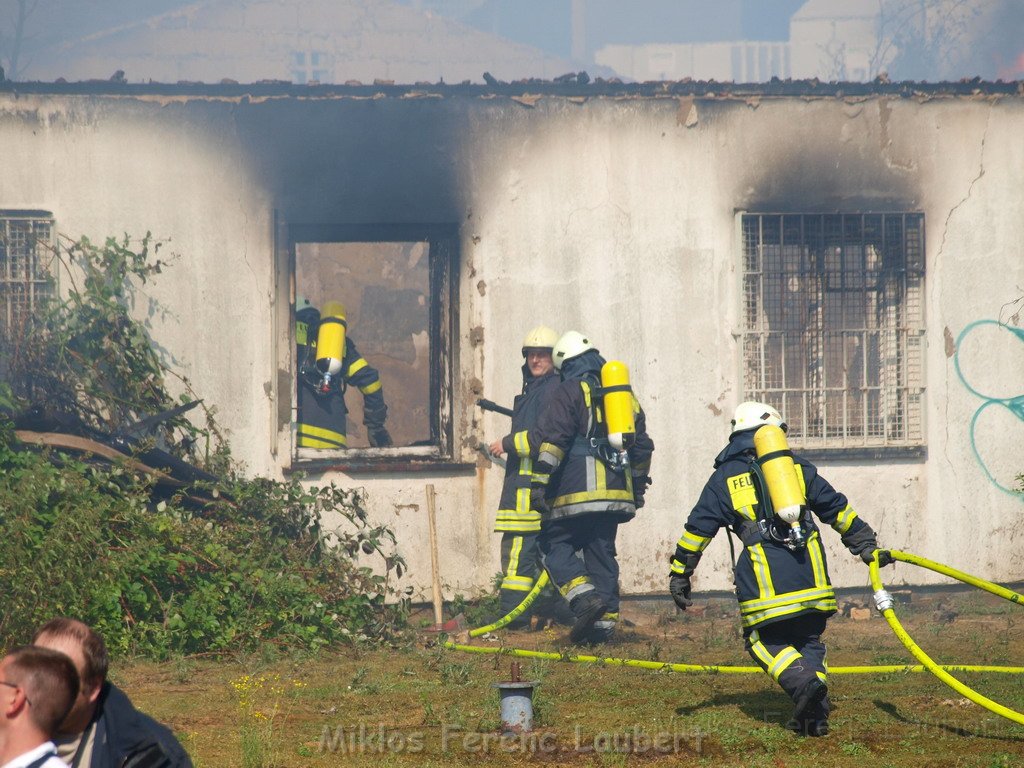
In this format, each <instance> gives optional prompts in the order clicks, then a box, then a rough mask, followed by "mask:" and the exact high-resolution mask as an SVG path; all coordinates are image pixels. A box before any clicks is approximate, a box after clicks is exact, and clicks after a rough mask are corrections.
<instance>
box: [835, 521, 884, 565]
mask: <svg viewBox="0 0 1024 768" xmlns="http://www.w3.org/2000/svg"><path fill="white" fill-rule="evenodd" d="M855 522H859V523H861V524H860V525H859V526H858V527H857V530H856V532H855V533H846V534H845V535H844V536H843V537H842V540H843V546H845V547H846V548H847V549H848V550H850V552H851V554H854V555H858V556H859V557H860V558H861V560H864V562H866V563H867V562H870V560H871V557H870V553H871V552H874V551H875V550H876V549H878V539H877V538H876V537H875V532H874V531H873V530H872V529H871V526H870V525H868V524H867V523H865V522H864V521H863V520H858V521H855Z"/></svg>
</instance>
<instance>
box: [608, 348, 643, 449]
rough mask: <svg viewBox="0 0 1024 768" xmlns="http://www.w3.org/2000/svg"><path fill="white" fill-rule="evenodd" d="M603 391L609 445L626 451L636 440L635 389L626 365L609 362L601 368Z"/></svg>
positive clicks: (616, 361) (614, 361) (613, 361)
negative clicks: (630, 384) (630, 382)
mask: <svg viewBox="0 0 1024 768" xmlns="http://www.w3.org/2000/svg"><path fill="white" fill-rule="evenodd" d="M601 389H602V390H603V391H604V416H605V420H606V422H607V424H608V443H609V444H610V445H611V446H612V448H614V449H615V450H617V451H625V450H627V449H629V448H630V447H631V446H632V445H633V441H634V440H636V422H635V421H634V419H633V388H632V387H630V386H629V368H627V367H626V364H625V363H620V362H619V361H618V360H609V361H608V362H607V363H605V364H604V365H603V366H601Z"/></svg>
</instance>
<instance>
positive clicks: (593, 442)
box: [529, 331, 654, 643]
mask: <svg viewBox="0 0 1024 768" xmlns="http://www.w3.org/2000/svg"><path fill="white" fill-rule="evenodd" d="M553 352H554V354H553V358H554V364H555V368H556V369H558V371H559V373H560V374H561V377H562V383H561V384H560V385H559V386H558V388H557V389H556V390H555V392H554V394H553V395H552V397H551V402H550V404H549V405H548V407H547V408H546V409H545V410H544V412H543V413H542V414H541V415H540V418H539V419H538V421H537V426H536V429H535V430H533V431H531V432H530V437H529V439H530V444H531V445H533V444H537V445H539V446H540V448H539V453H538V454H537V461H536V464H535V467H534V472H533V482H532V497H533V498H532V502H531V507H532V508H533V509H535V510H538V511H540V512H541V513H542V522H541V533H540V551H541V553H542V555H543V562H544V567H545V568H546V569H547V571H548V573H549V575H550V576H551V580H552V581H553V582H554V583H555V585H556V586H557V587H558V589H559V590H560V591H561V593H562V595H563V596H564V597H565V598H566V600H568V601H569V607H570V608H571V609H572V612H573V614H574V616H575V621H574V623H573V627H572V631H571V632H570V634H569V637H570V639H571V640H572V641H573V642H589V643H600V642H605V641H607V640H608V639H610V637H611V635H612V633H613V631H614V629H615V625H616V623H617V621H618V618H619V564H618V561H617V560H616V559H615V537H616V534H617V532H618V526H619V525H620V524H621V523H624V522H627V521H628V520H631V519H632V518H633V517H634V516H635V515H636V510H637V508H638V507H641V506H643V502H644V492H645V491H646V489H647V485H648V484H649V482H650V478H649V473H650V466H651V455H652V454H653V452H654V443H653V442H652V441H651V438H650V437H649V436H648V435H647V431H646V418H645V416H644V412H643V410H642V409H641V408H640V405H639V403H638V402H637V399H636V397H634V396H633V392H632V389H631V388H630V385H629V379H628V372H627V371H626V367H625V366H624V365H623V364H622V363H617V362H615V361H613V362H606V361H605V359H604V358H603V357H601V354H600V352H598V350H597V348H596V347H595V346H594V344H593V343H592V342H591V341H590V339H589V338H587V336H586V335H584V334H582V333H580V332H578V331H569V332H568V333H565V334H564V335H563V336H562V337H561V338H560V339H559V340H558V342H557V343H556V344H555V347H554V350H553ZM577 552H579V553H581V554H582V558H581V557H577V554H576V553H577Z"/></svg>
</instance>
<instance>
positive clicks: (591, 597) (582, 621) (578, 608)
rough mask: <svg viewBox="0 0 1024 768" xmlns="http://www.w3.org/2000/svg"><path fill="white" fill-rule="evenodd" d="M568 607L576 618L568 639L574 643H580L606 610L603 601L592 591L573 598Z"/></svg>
mask: <svg viewBox="0 0 1024 768" xmlns="http://www.w3.org/2000/svg"><path fill="white" fill-rule="evenodd" d="M569 607H570V608H572V612H573V614H574V615H575V616H576V622H575V623H574V624H573V625H572V630H571V631H570V632H569V639H570V640H571V641H572V642H574V643H578V642H580V641H581V640H583V639H584V638H585V637H586V636H587V635H588V634H589V633H590V630H591V629H592V628H593V626H594V623H595V622H596V621H597V620H598V619H599V618H601V614H602V613H604V611H605V608H607V606H606V605H605V602H604V599H603V598H602V597H601V596H600V595H598V594H597V592H596V591H595V590H593V589H592V590H590V591H588V592H584V593H583V594H582V595H577V596H576V597H574V598H573V599H572V602H571V603H569Z"/></svg>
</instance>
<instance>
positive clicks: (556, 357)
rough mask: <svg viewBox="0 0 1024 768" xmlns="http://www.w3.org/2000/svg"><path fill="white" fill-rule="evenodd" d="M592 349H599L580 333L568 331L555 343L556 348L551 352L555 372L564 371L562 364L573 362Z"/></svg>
mask: <svg viewBox="0 0 1024 768" xmlns="http://www.w3.org/2000/svg"><path fill="white" fill-rule="evenodd" d="M591 349H597V347H595V346H594V345H593V344H592V343H591V341H590V339H588V338H587V337H586V336H584V335H583V334H582V333H580V332H579V331H566V332H565V333H563V334H562V337H561V338H560V339H559V340H558V341H556V342H555V346H554V348H553V349H552V350H551V359H552V360H553V361H554V363H555V370H556V371H560V370H562V364H563V363H564V362H565V361H566V360H572V359H573V358H574V357H578V356H579V355H582V354H583V353H584V352H588V351H590V350H591Z"/></svg>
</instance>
